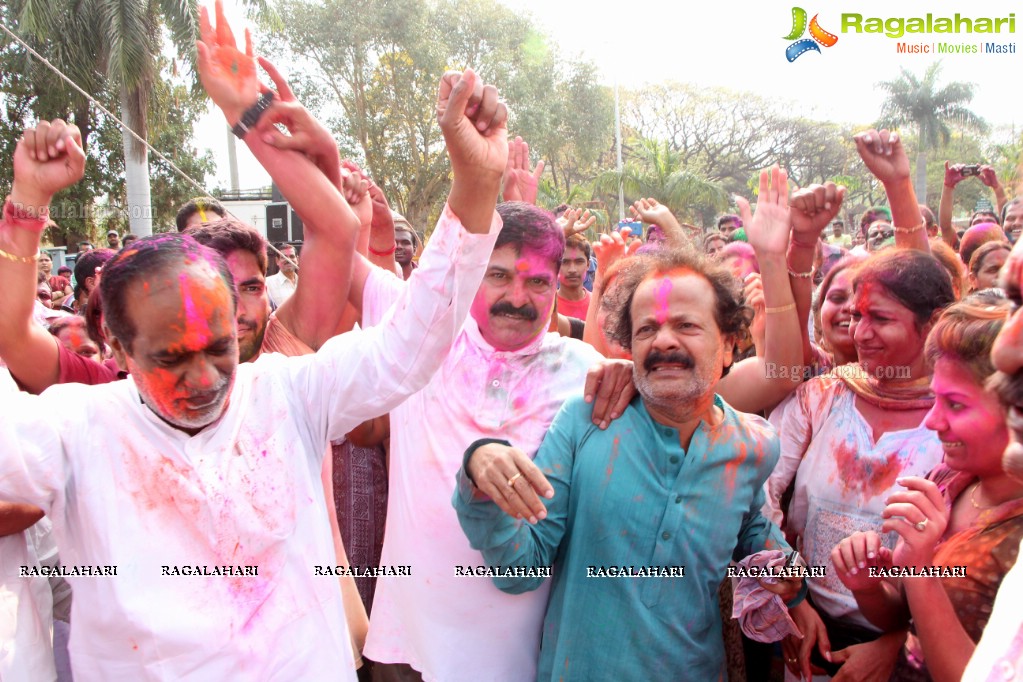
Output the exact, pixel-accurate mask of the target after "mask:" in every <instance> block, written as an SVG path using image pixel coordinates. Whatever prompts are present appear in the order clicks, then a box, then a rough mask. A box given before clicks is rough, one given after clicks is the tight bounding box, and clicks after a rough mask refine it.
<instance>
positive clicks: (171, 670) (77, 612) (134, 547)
mask: <svg viewBox="0 0 1023 682" xmlns="http://www.w3.org/2000/svg"><path fill="white" fill-rule="evenodd" d="M499 227H500V219H499V218H497V217H496V214H495V220H494V223H493V225H492V229H491V233H490V234H488V235H470V234H468V233H466V232H465V231H464V230H462V228H461V225H460V223H458V221H457V219H456V218H454V216H453V215H451V214H450V212H449V211H448V210H447V209H445V217H444V218H443V219H442V220H441V224H440V225H439V226H438V228H437V231H436V232H435V233H434V238H433V239H431V241H430V247H432V248H428V249H427V252H426V253H424V255H423V259H424V261H426V263H424V264H423V266H422V267H420V268H419V269H418V270H417V277H418V278H419V280H418V282H417V283H416V285H414V286H411V287H409V288H408V289H407V291H406V292H405V295H404V297H403V298H402V299H401V300H400V301H399V302H398V303H397V305H396V306H395V308H394V310H392V311H389V312H388V313H387V314H386V315H385V316H384V317H385V320H384V322H383V323H382V324H381V325H380V326H379V327H376V328H374V329H370V330H363V331H359V332H352V333H349V334H344V335H341V336H338V337H335V338H333V339H331V340H330V341H328V342H327V343H326V344H324V346H323V347H322V348H321V350H320V352H318V353H316V354H314V355H307V356H303V357H296V358H285V357H284V356H282V355H279V354H269V355H264V356H261V357H260V358H259V360H257V361H256V362H254V363H249V364H243V365H239V366H238V369H237V373H236V375H235V381H234V386H233V389H232V392H231V397H230V402H229V404H228V407H227V409H226V410H225V412H224V414H223V415H221V417H220V419H218V420H217V421H216V422H214V423H213V424H211V425H210V426H207V427H206V428H204V429H203V430H202V431H200V432H199V433H197V434H196V435H194V436H189V435H188V434H187V433H185V432H183V431H180V430H178V429H176V428H174V427H171V426H169V425H168V424H166V423H165V422H164V421H163V420H161V419H160V418H159V417H158V416H157V415H156V414H155V413H153V412H152V411H151V410H150V409H149V408H148V407H146V406H145V405H144V404H143V403H142V402H141V400H140V397H139V394H138V392H137V390H136V387H135V383H134V381H133V380H132V378H130V377H129V378H128V379H127V380H125V381H118V382H114V383H109V384H104V385H100V386H85V385H81V384H66V385H60V386H54V387H52V388H50V389H49V390H47V391H45V392H44V393H43V394H42V395H40V396H29V395H25V394H20V395H17V396H14V397H13V398H10V399H8V400H7V402H6V405H5V412H4V415H3V419H0V442H2V443H3V444H4V447H3V448H2V449H0V499H9V500H13V501H23V502H29V503H31V504H35V505H37V506H40V507H42V508H43V510H44V511H45V512H46V514H47V515H48V516H49V517H50V519H51V520H52V521H53V524H54V532H55V534H56V536H57V544H58V546H59V547H60V550H61V557H62V561H63V564H64V566H65V567H71V566H82V567H86V566H116V569H117V574H116V576H87V577H74V578H69V581H70V582H71V584H72V587H73V588H74V592H75V598H74V602H73V606H72V618H71V622H72V634H71V645H70V650H71V659H72V665H73V668H74V675H75V678H76V679H77V680H79V681H80V682H81V681H87V680H103V681H106V680H122V679H123V680H142V679H145V680H197V681H202V682H206V681H208V680H228V679H263V680H269V679H279V680H326V679H332V680H337V679H347V680H354V679H355V670H354V666H353V661H352V653H351V648H350V645H349V635H348V632H347V626H346V625H345V618H344V611H343V606H342V601H341V593H340V590H339V588H338V581H337V579H336V578H335V577H333V576H329V575H326V576H318V575H315V573H314V570H315V566H318V565H321V566H332V565H333V564H334V563H335V561H334V556H335V555H334V548H333V546H332V545H331V542H330V538H331V534H330V528H329V525H328V519H327V516H326V515H325V514H324V513H323V508H324V504H325V503H324V499H323V488H322V485H321V483H320V470H321V460H322V457H323V452H324V446H325V444H326V443H327V441H328V440H332V439H338V438H341V437H343V436H344V435H345V434H346V433H347V432H348V431H350V430H351V429H352V428H354V427H355V426H357V425H358V424H360V423H361V422H363V421H364V420H366V419H369V418H372V417H375V416H377V415H380V414H383V413H385V412H387V411H389V410H391V409H393V408H395V407H396V406H397V405H398V404H399V403H400V402H401V401H402V400H404V399H405V397H407V395H409V394H410V393H413V392H415V391H417V390H419V389H420V388H422V387H423V386H424V385H425V384H426V382H427V381H428V380H429V377H430V376H431V375H432V374H433V371H434V370H435V369H436V367H437V366H438V365H439V363H440V361H441V359H442V358H443V357H444V356H445V355H446V354H447V351H448V349H449V348H450V346H451V343H452V342H453V340H454V338H455V336H456V335H457V332H458V330H459V329H460V327H461V324H462V321H463V320H464V319H465V316H466V314H467V313H468V309H469V306H470V304H471V302H472V299H473V295H474V293H475V291H476V289H477V288H478V286H479V282H480V279H481V278H482V275H483V271H484V270H485V268H486V265H487V262H488V258H489V255H490V252H491V250H492V248H493V243H494V240H495V239H496V236H497V230H498V229H499ZM367 293H368V294H369V295H373V294H372V287H371V286H367ZM412 339H414V340H415V344H414V345H413V344H412V343H411V340H412ZM67 405H74V406H75V408H76V409H75V410H73V411H72V412H71V413H70V415H69V417H68V419H66V420H63V421H62V422H61V423H59V424H53V423H52V420H50V419H49V417H48V416H47V415H50V414H52V413H53V412H54V411H55V410H56V408H57V407H58V406H59V407H62V408H63V407H66V406H67ZM220 566H232V567H239V566H240V567H256V575H251V574H250V575H242V576H237V575H227V576H225V575H220V576H207V575H195V574H194V573H195V572H196V570H195V567H199V569H200V571H203V572H205V570H206V567H208V568H209V570H211V571H213V570H216V567H220ZM186 570H187V571H191V572H192V573H193V574H192V575H175V574H176V573H185V571H186ZM243 570H244V569H243Z"/></svg>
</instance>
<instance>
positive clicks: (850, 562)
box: [831, 531, 892, 592]
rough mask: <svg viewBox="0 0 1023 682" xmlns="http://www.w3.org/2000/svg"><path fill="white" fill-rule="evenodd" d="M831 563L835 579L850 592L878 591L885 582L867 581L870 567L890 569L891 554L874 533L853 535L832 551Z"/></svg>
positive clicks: (879, 537) (881, 579) (879, 579)
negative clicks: (836, 576)
mask: <svg viewBox="0 0 1023 682" xmlns="http://www.w3.org/2000/svg"><path fill="white" fill-rule="evenodd" d="M831 563H832V564H833V565H834V567H835V570H836V571H837V572H838V579H839V580H841V581H842V584H843V585H845V586H846V587H847V588H849V589H850V590H851V591H853V592H861V591H863V592H866V591H871V590H877V589H879V588H880V587H881V585H882V583H883V582H884V578H880V577H875V578H871V577H870V570H869V569H870V568H871V567H881V568H890V567H891V565H892V551H891V550H890V549H888V548H887V547H885V546H884V545H882V544H881V536H880V535H878V534H877V533H875V532H874V531H865V532H857V533H853V534H852V535H850V536H849V537H847V538H845V539H843V540H842V541H841V542H839V543H838V544H837V545H835V548H834V549H832V550H831Z"/></svg>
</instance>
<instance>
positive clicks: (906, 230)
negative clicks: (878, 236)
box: [892, 223, 927, 234]
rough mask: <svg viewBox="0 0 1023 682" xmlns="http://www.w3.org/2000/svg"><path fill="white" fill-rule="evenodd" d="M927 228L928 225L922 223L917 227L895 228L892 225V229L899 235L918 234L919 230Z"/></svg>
mask: <svg viewBox="0 0 1023 682" xmlns="http://www.w3.org/2000/svg"><path fill="white" fill-rule="evenodd" d="M925 227H927V223H920V224H919V225H916V226H915V227H895V226H894V225H892V229H893V230H895V231H896V232H898V233H899V234H909V233H911V232H916V231H917V230H922V229H924V228H925Z"/></svg>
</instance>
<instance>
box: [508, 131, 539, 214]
mask: <svg viewBox="0 0 1023 682" xmlns="http://www.w3.org/2000/svg"><path fill="white" fill-rule="evenodd" d="M543 169H544V162H543V161H542V160H541V161H538V162H537V164H536V168H534V169H532V170H530V168H529V144H528V143H527V142H526V141H525V140H523V139H522V138H521V137H516V138H515V139H514V140H511V141H510V142H508V164H507V166H506V167H505V171H504V190H503V191H502V194H503V196H504V200H505V201H524V202H526V203H528V204H536V194H537V185H538V184H539V182H540V176H541V175H543Z"/></svg>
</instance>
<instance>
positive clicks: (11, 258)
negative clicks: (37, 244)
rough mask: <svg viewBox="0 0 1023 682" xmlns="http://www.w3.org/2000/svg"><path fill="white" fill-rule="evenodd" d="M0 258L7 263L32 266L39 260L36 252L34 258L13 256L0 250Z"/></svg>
mask: <svg viewBox="0 0 1023 682" xmlns="http://www.w3.org/2000/svg"><path fill="white" fill-rule="evenodd" d="M0 258H6V259H7V260H9V261H14V262H15V263H32V264H33V265H34V264H35V262H36V261H37V260H39V252H38V251H36V252H35V255H34V256H15V255H14V254H13V253H7V252H6V251H4V250H3V249H0Z"/></svg>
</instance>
